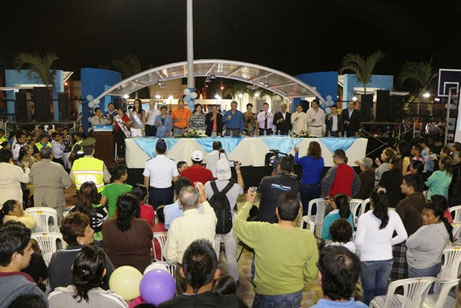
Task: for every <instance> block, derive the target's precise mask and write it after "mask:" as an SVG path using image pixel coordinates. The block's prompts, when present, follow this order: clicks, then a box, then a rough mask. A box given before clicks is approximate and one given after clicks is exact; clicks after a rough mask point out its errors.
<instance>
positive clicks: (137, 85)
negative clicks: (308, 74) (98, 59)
mask: <svg viewBox="0 0 461 308" xmlns="http://www.w3.org/2000/svg"><path fill="white" fill-rule="evenodd" d="M212 75H214V76H215V77H217V78H227V79H234V80H238V81H241V82H244V83H248V84H252V85H255V86H258V87H260V88H263V89H267V90H269V91H272V92H274V93H276V94H278V95H280V96H282V97H284V98H287V99H290V100H291V99H293V98H297V97H304V96H316V97H318V98H319V99H320V100H321V101H324V99H323V98H322V96H321V95H320V93H319V92H318V91H317V90H316V89H315V88H313V87H311V86H309V85H308V84H306V83H304V82H302V81H301V80H299V79H297V78H295V77H293V76H290V75H288V74H285V73H283V72H280V71H277V70H274V69H271V68H268V67H264V66H261V65H257V64H251V63H245V62H239V61H230V60H216V59H209V60H195V61H194V76H195V77H207V76H212ZM185 77H187V62H185V61H184V62H178V63H171V64H167V65H163V66H159V67H155V68H151V69H148V70H146V71H144V72H141V73H139V74H136V75H133V76H131V77H129V78H127V79H125V80H122V81H120V82H119V83H117V84H116V85H114V86H113V87H111V88H110V89H107V90H106V91H104V92H102V93H101V94H100V95H99V96H98V97H97V98H98V99H101V98H102V97H104V96H106V95H111V96H123V95H126V94H130V93H133V92H135V91H138V90H140V89H142V88H145V87H148V86H150V85H155V84H159V83H162V82H164V81H166V80H172V79H178V78H185Z"/></svg>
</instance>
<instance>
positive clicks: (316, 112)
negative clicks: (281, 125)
mask: <svg viewBox="0 0 461 308" xmlns="http://www.w3.org/2000/svg"><path fill="white" fill-rule="evenodd" d="M306 114H307V128H308V130H309V136H312V137H322V136H323V133H324V132H325V113H324V112H323V110H322V109H320V108H319V101H318V100H317V99H314V100H313V101H312V102H311V108H309V110H307V112H306Z"/></svg>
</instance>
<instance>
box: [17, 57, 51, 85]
mask: <svg viewBox="0 0 461 308" xmlns="http://www.w3.org/2000/svg"><path fill="white" fill-rule="evenodd" d="M56 60H58V57H57V56H56V55H55V54H54V53H47V54H46V55H45V56H43V57H41V56H40V55H39V54H37V53H26V52H19V53H18V54H17V55H16V56H15V57H14V60H13V66H14V67H15V68H16V69H17V70H21V69H23V68H26V69H28V70H29V71H28V72H27V77H28V78H30V79H36V80H40V81H42V82H43V83H44V84H45V85H47V86H52V85H53V84H54V80H55V78H56V71H55V70H52V69H51V66H52V65H53V63H54V61H56Z"/></svg>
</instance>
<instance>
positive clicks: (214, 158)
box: [205, 141, 227, 178]
mask: <svg viewBox="0 0 461 308" xmlns="http://www.w3.org/2000/svg"><path fill="white" fill-rule="evenodd" d="M220 159H226V160H227V155H226V151H225V150H224V149H223V148H222V144H221V141H214V142H213V151H211V152H210V153H208V154H207V156H206V158H205V162H206V168H207V169H209V170H211V173H213V177H215V178H216V163H217V162H218V160H220Z"/></svg>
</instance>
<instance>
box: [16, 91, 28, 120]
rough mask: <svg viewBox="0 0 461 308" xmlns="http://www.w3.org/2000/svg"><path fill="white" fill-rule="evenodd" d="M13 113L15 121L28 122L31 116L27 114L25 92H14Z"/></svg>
mask: <svg viewBox="0 0 461 308" xmlns="http://www.w3.org/2000/svg"><path fill="white" fill-rule="evenodd" d="M29 114H30V113H29ZM14 115H15V119H16V122H28V121H30V120H31V118H30V117H28V116H27V92H25V91H19V92H16V97H15V100H14Z"/></svg>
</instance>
